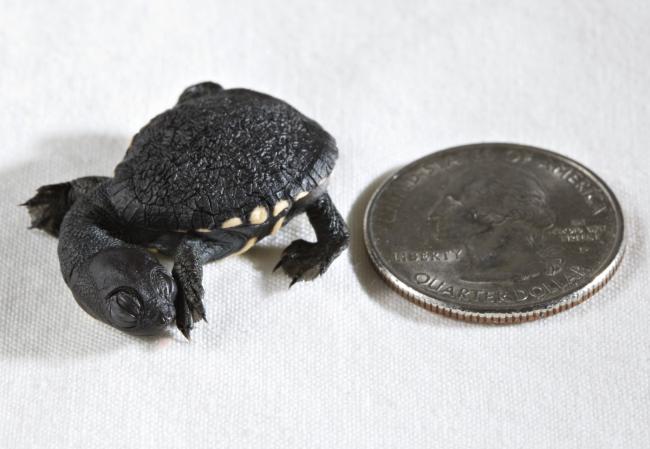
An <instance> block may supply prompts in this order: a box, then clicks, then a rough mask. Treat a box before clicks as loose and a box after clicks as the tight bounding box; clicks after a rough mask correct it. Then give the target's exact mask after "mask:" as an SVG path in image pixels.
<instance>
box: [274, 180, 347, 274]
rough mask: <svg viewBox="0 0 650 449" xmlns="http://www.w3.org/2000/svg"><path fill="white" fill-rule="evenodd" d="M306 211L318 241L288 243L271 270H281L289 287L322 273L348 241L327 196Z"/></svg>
mask: <svg viewBox="0 0 650 449" xmlns="http://www.w3.org/2000/svg"><path fill="white" fill-rule="evenodd" d="M306 212H307V216H308V217H309V222H310V223H311V225H312V226H313V228H314V231H315V232H316V237H317V239H318V241H317V242H315V243H314V242H307V241H305V240H296V241H294V242H292V243H291V244H290V245H289V246H288V247H287V248H286V249H285V250H284V251H283V252H282V257H281V258H280V261H279V262H278V264H277V265H276V266H275V270H277V269H278V268H280V267H282V269H283V270H284V272H285V273H286V274H287V275H288V276H289V277H290V278H291V284H290V286H291V285H293V284H295V283H296V282H298V281H300V280H305V279H313V278H315V277H316V276H319V275H321V274H323V273H325V271H327V268H329V266H330V264H331V263H332V261H334V259H336V258H337V257H338V255H339V254H341V252H343V250H344V249H345V248H347V246H348V242H349V240H350V233H349V231H348V227H347V226H346V224H345V221H343V218H342V217H341V215H340V214H339V212H338V211H337V210H336V207H334V204H333V203H332V200H331V199H330V197H329V195H328V194H327V193H323V194H322V195H321V196H320V197H319V198H317V199H316V200H315V201H314V203H313V204H311V205H310V206H309V207H308V208H307V210H306Z"/></svg>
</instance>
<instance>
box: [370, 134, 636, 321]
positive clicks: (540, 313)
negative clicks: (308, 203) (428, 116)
mask: <svg viewBox="0 0 650 449" xmlns="http://www.w3.org/2000/svg"><path fill="white" fill-rule="evenodd" d="M497 143H500V144H507V143H506V142H492V144H497ZM475 145H481V144H468V145H462V146H459V147H450V148H446V149H444V150H441V151H438V152H436V153H443V152H451V151H453V150H455V149H457V148H467V147H471V146H475ZM513 145H517V146H521V147H527V146H526V145H519V144H513ZM531 148H535V149H536V150H538V151H541V152H542V153H546V154H549V155H550V156H553V157H560V158H561V159H564V160H565V161H566V162H569V163H570V164H571V165H575V166H577V167H578V168H581V169H582V170H584V171H585V172H587V173H588V174H590V175H591V176H592V177H593V178H594V179H595V180H596V181H598V183H599V184H600V186H601V187H602V188H603V190H604V191H605V192H606V193H607V195H608V196H609V198H610V200H611V201H612V203H613V205H614V209H615V211H616V214H617V215H618V218H619V220H620V226H621V230H620V233H619V237H618V239H617V240H618V248H617V250H616V252H615V254H614V257H612V259H611V260H610V262H609V264H607V266H606V267H605V268H603V269H602V271H601V272H600V273H598V274H597V275H596V276H595V277H594V278H593V279H592V280H591V281H590V282H589V283H588V284H587V285H585V286H583V287H581V288H580V289H578V290H576V291H574V292H572V293H569V294H568V295H565V296H563V297H562V298H560V299H558V300H556V301H554V302H553V303H552V304H549V305H547V306H546V307H540V308H537V309H531V310H526V311H516V312H477V311H474V310H465V309H463V308H460V307H459V308H454V307H449V306H447V305H445V303H444V302H442V301H440V300H438V299H436V298H434V297H431V296H427V295H425V294H422V293H420V292H418V291H417V290H415V289H412V288H411V287H409V286H408V285H406V284H404V283H403V281H401V280H399V279H398V278H397V277H396V276H395V275H393V274H392V273H391V272H390V270H388V269H387V268H385V267H382V262H381V261H380V256H379V255H378V254H375V252H374V249H373V246H372V245H371V243H370V241H369V227H368V220H369V214H370V210H371V207H372V205H373V203H374V200H375V198H376V197H377V196H378V195H379V193H380V192H381V191H382V190H383V189H384V188H385V186H386V185H388V183H390V182H391V181H392V180H393V179H394V178H395V177H397V176H399V174H400V173H402V172H403V171H404V170H405V169H407V168H409V167H410V166H412V165H413V164H415V163H416V162H418V161H419V160H421V159H424V158H426V157H429V156H431V155H427V156H424V157H422V158H420V159H417V160H415V161H413V162H411V163H409V164H407V165H405V166H404V167H401V168H400V169H398V170H395V171H394V172H393V173H391V174H390V175H389V176H387V177H386V179H385V180H384V181H383V182H382V183H381V184H380V185H379V186H378V187H377V189H376V190H375V191H374V192H373V193H372V195H371V197H370V200H369V201H368V204H367V206H366V210H365V211H364V215H363V242H364V245H365V247H366V253H367V254H368V256H369V258H370V260H371V262H372V265H373V266H374V268H375V270H376V271H377V272H378V273H379V275H380V276H381V277H382V278H383V279H384V280H385V281H386V283H387V284H388V286H389V287H391V288H392V289H393V290H394V291H396V292H397V293H398V294H400V295H401V296H402V297H404V298H406V299H408V300H409V301H411V302H413V303H415V304H416V305H419V306H421V307H423V308H425V309H427V310H430V311H432V312H435V313H438V314H440V315H443V316H446V317H449V318H453V319H457V320H460V321H466V322H472V323H483V324H517V323H523V322H527V321H535V320H538V319H540V318H546V317H549V316H552V315H555V314H557V313H560V312H564V311H565V310H568V309H570V308H572V307H574V306H576V305H578V304H581V303H583V302H585V301H587V300H588V299H590V298H591V297H592V296H593V295H594V294H596V293H597V292H598V291H599V290H600V289H601V288H603V287H604V286H605V284H607V283H608V282H609V280H610V279H611V278H612V276H614V274H615V273H616V271H617V270H618V267H619V266H620V265H621V262H622V260H623V256H624V255H625V250H626V231H627V227H626V225H625V217H624V216H623V213H622V209H621V206H620V203H619V202H618V199H617V198H616V196H615V195H614V192H613V191H612V190H611V189H610V188H609V186H608V185H607V184H606V183H605V182H604V181H603V179H602V178H600V176H598V175H597V174H596V173H594V172H593V171H592V170H590V169H589V168H587V167H586V166H584V165H582V164H581V163H579V162H577V161H575V160H573V159H571V158H569V157H567V156H565V155H562V154H559V153H555V152H553V151H549V150H546V149H543V148H537V147H531ZM432 154H435V153H432ZM424 298H426V299H424Z"/></svg>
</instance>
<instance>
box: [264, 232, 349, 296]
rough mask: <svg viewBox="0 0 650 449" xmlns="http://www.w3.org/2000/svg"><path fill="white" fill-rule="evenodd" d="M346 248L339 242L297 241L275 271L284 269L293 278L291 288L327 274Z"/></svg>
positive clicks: (283, 256)
mask: <svg viewBox="0 0 650 449" xmlns="http://www.w3.org/2000/svg"><path fill="white" fill-rule="evenodd" d="M344 248H345V246H342V245H341V244H340V243H337V242H332V243H330V242H316V243H313V242H307V241H305V240H302V239H301V240H295V241H293V242H291V244H290V245H289V246H288V247H287V248H286V249H285V250H284V251H283V252H282V257H281V258H280V261H279V262H278V264H277V265H276V266H275V268H274V271H275V270H277V269H278V268H280V267H282V269H283V270H284V272H285V273H286V274H287V275H288V276H289V277H290V278H291V284H290V286H291V285H293V284H295V283H296V282H298V281H301V280H307V279H313V278H315V277H317V276H319V275H321V274H323V273H325V271H327V268H328V267H329V266H330V264H331V263H332V262H333V261H334V259H335V258H336V256H338V255H339V254H340V253H341V251H343V249H344Z"/></svg>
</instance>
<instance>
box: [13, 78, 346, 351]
mask: <svg viewBox="0 0 650 449" xmlns="http://www.w3.org/2000/svg"><path fill="white" fill-rule="evenodd" d="M337 155H338V150H337V148H336V144H335V142H334V139H333V138H332V137H331V136H330V135H329V134H328V133H327V132H326V131H325V130H323V128H321V127H320V125H318V123H316V122H315V121H313V120H311V119H309V118H307V117H305V116H304V115H303V114H301V113H300V112H298V111H297V110H296V109H294V108H293V107H291V106H290V105H288V104H287V103H285V102H284V101H281V100H279V99H277V98H273V97H271V96H269V95H265V94H262V93H259V92H254V91H251V90H246V89H223V88H222V87H221V86H220V85H218V84H216V83H212V82H204V83H200V84H196V85H194V86H191V87H188V88H187V89H185V91H184V92H183V93H182V94H181V96H180V98H179V100H178V103H177V104H176V105H175V106H174V107H173V108H172V109H169V110H168V111H165V112H163V113H162V114H160V115H158V116H157V117H155V118H154V119H153V120H151V122H149V124H148V125H146V126H145V127H144V128H142V129H141V130H140V132H139V133H138V134H136V135H135V137H134V138H133V141H132V142H131V145H130V146H129V148H128V150H127V151H126V155H125V157H124V159H123V160H122V162H120V163H119V164H118V165H117V167H116V168H115V175H114V176H113V177H112V178H108V177H100V176H92V177H84V178H79V179H75V180H73V181H70V182H65V183H61V184H53V185H46V186H43V187H40V188H39V189H38V191H37V194H36V196H34V197H33V198H32V199H30V200H29V201H27V202H26V203H25V206H27V208H28V211H29V214H30V216H31V219H32V227H36V228H39V229H42V230H44V231H46V232H48V233H49V234H52V235H54V236H58V237H59V245H58V254H59V261H60V264H61V272H62V274H63V278H64V279H65V282H66V284H67V285H68V287H69V288H70V290H72V293H73V295H74V297H75V299H76V300H77V302H78V303H79V305H80V306H81V307H82V308H83V309H84V310H85V311H86V312H88V313H89V314H90V315H92V316H93V317H95V318H97V319H98V320H100V321H103V322H105V323H108V324H109V325H111V326H114V327H116V328H118V329H120V330H122V331H125V332H128V333H131V334H137V335H153V334H157V333H159V332H160V331H161V330H162V329H163V328H164V327H165V326H166V325H167V324H169V323H171V322H172V321H173V320H174V318H175V319H176V325H177V326H178V328H179V329H180V331H181V332H182V333H183V334H184V335H185V336H186V337H188V338H189V336H190V331H191V329H192V327H193V323H194V322H195V321H199V320H205V309H204V306H203V287H202V285H201V280H202V273H203V269H202V265H203V264H205V263H207V262H209V261H213V260H217V259H221V258H223V257H226V256H228V255H231V254H240V253H242V252H244V251H246V250H248V249H249V248H251V247H252V246H253V245H254V244H255V243H256V242H258V241H260V240H261V239H262V238H264V237H266V236H267V235H270V234H274V233H276V232H277V231H278V230H279V229H280V228H281V227H282V226H283V225H284V224H286V223H287V222H288V221H289V220H290V219H291V218H293V217H295V216H296V215H299V214H301V213H303V212H306V213H307V216H308V218H309V221H310V223H311V225H312V226H313V228H314V231H315V233H316V238H317V241H316V242H307V241H305V240H296V241H294V242H292V243H291V244H290V245H289V246H288V247H287V248H286V249H285V250H284V252H283V253H282V256H281V259H280V261H279V262H278V264H277V266H276V269H277V268H278V267H282V268H283V270H284V271H285V272H286V273H287V275H289V277H290V278H291V279H292V281H291V285H293V284H294V283H295V282H296V281H298V280H301V279H307V278H310V277H313V276H316V275H319V274H323V273H324V272H325V270H327V268H328V266H329V265H330V263H331V262H332V261H333V260H334V259H335V258H336V257H337V256H338V255H339V254H340V253H341V252H342V251H343V250H344V249H345V248H346V247H347V245H348V240H349V232H348V228H347V226H346V224H345V222H344V221H343V218H342V217H341V215H340V214H339V212H338V211H337V210H336V208H335V207H334V203H332V200H331V199H330V197H329V195H328V194H327V192H326V189H325V185H326V180H327V177H328V176H329V174H330V173H331V171H332V168H333V167H334V162H335V161H336V158H337ZM147 249H154V250H157V251H159V252H160V253H162V254H165V255H168V256H170V257H173V260H174V266H173V269H172V274H171V276H170V275H169V274H168V273H167V271H166V270H165V269H164V268H163V267H162V266H161V265H160V263H159V262H158V260H157V259H156V258H155V257H153V256H152V255H151V254H150V252H149V251H147Z"/></svg>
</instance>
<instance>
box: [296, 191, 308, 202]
mask: <svg viewBox="0 0 650 449" xmlns="http://www.w3.org/2000/svg"><path fill="white" fill-rule="evenodd" d="M307 195H309V192H300V193H299V194H298V195H296V196H294V197H293V199H294V200H295V201H300V200H301V199H303V198H304V197H306V196H307Z"/></svg>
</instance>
